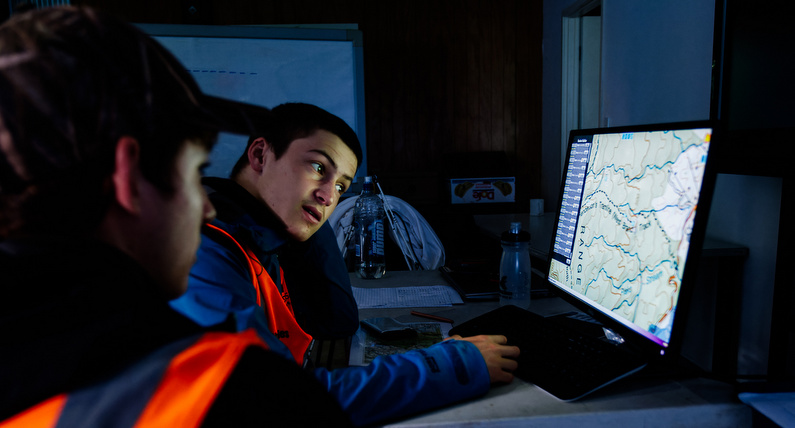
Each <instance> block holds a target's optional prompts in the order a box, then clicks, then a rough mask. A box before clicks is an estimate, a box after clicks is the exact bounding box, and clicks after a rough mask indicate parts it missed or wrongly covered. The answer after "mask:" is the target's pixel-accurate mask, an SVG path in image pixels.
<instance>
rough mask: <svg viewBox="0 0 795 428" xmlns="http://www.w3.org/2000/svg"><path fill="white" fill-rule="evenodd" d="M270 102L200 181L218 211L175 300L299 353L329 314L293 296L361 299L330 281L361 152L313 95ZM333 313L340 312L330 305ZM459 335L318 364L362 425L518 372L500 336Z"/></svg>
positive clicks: (203, 319)
mask: <svg viewBox="0 0 795 428" xmlns="http://www.w3.org/2000/svg"><path fill="white" fill-rule="evenodd" d="M271 113H272V119H273V120H272V121H271V122H270V123H269V124H268V126H265V127H263V128H264V130H263V132H262V133H259V134H254V135H253V136H252V137H250V139H249V143H248V147H247V148H246V150H245V152H244V154H243V156H242V157H241V159H240V161H239V162H238V163H237V164H236V165H235V167H234V168H233V170H232V175H231V177H232V178H231V179H222V178H206V179H205V180H204V184H205V188H206V189H207V191H208V194H209V198H210V200H211V201H212V202H213V205H214V206H215V207H216V210H217V217H216V219H214V220H213V221H212V222H211V223H210V224H209V225H208V226H207V227H205V228H204V229H203V234H202V243H201V246H200V248H199V252H198V254H197V262H196V264H195V265H194V267H193V269H192V270H191V274H190V279H189V285H188V291H187V292H186V293H185V294H184V295H183V296H181V297H180V298H179V299H176V300H175V301H173V302H172V306H173V307H174V308H176V309H177V310H179V311H180V312H182V313H184V314H185V315H187V316H189V317H190V318H192V319H194V320H196V321H197V322H199V323H201V324H203V325H213V324H214V323H216V322H218V321H220V320H222V319H226V317H227V316H228V314H229V313H234V314H235V319H236V321H237V323H238V324H237V326H238V329H240V330H244V329H247V328H254V329H256V330H257V331H258V332H259V333H260V335H262V336H263V337H265V338H268V343H269V345H270V346H271V349H272V350H273V351H274V352H281V353H282V354H283V355H285V356H286V357H292V358H294V359H295V360H296V362H297V363H299V364H300V363H302V362H303V360H304V355H305V351H306V349H307V346H308V344H309V343H310V341H311V338H312V336H311V334H310V333H308V332H307V331H308V330H311V329H313V328H314V327H313V323H322V322H323V317H316V318H314V319H312V323H309V324H307V323H306V322H305V325H304V326H302V325H301V320H302V319H303V318H301V317H298V318H297V317H296V315H295V311H294V310H293V307H298V306H299V305H302V306H303V307H304V308H305V309H306V308H308V307H311V306H312V305H308V304H306V302H303V301H301V300H302V299H304V298H305V297H306V295H307V294H309V292H308V291H307V290H312V291H311V292H312V293H320V295H322V296H333V297H332V298H329V299H328V300H327V302H328V303H327V305H334V304H335V301H337V302H341V304H342V306H343V307H345V306H346V305H355V302H353V299H352V297H350V296H347V294H346V292H345V287H338V286H337V285H339V284H338V282H337V281H335V280H334V278H338V277H339V276H343V277H347V272H346V268H345V265H344V262H343V260H342V256H341V254H340V252H339V250H338V248H337V246H336V240H335V238H334V234H333V231H331V230H330V228H329V226H328V225H327V224H326V220H327V219H328V217H329V216H330V215H331V213H332V211H333V210H334V208H335V207H336V206H337V203H338V202H339V198H340V196H341V195H342V194H343V193H344V192H345V190H346V189H347V188H348V187H349V186H350V185H351V181H352V180H353V177H354V174H355V173H356V169H357V168H358V165H359V164H360V163H361V156H362V155H361V148H360V146H359V140H358V139H357V137H356V134H355V133H354V132H353V130H352V129H350V127H349V126H348V125H347V124H345V122H344V121H342V120H341V119H340V118H338V117H336V116H334V115H332V114H331V113H328V112H326V111H325V110H323V109H321V108H319V107H317V106H313V105H308V104H302V103H287V104H282V105H279V106H276V107H274V108H273V110H272V111H271ZM296 247H300V249H301V251H297V249H296ZM301 254H304V255H305V258H304V259H303V260H302V259H301V258H300V257H299V256H300V255H301ZM340 272H341V273H340ZM296 292H298V295H295V296H294V294H295V293H296ZM347 293H350V285H349V284H348V289H347ZM354 307H355V306H354ZM317 309H318V310H322V309H323V308H317ZM346 313H347V312H346V311H343V320H344V314H346ZM326 322H327V323H328V324H334V323H336V322H338V320H337V319H335V317H334V313H333V312H331V313H328V314H327V315H326ZM343 324H344V323H343ZM455 339H457V340H447V341H444V342H441V343H439V344H436V345H434V346H431V347H429V348H426V349H423V350H418V351H410V352H406V353H403V354H398V355H391V356H382V357H378V358H376V359H375V360H374V361H373V362H372V363H371V364H370V365H368V366H366V367H348V368H342V369H337V370H331V371H329V370H326V369H323V368H317V369H314V374H315V377H316V378H317V379H318V380H320V382H321V383H322V384H323V385H324V386H325V387H326V389H327V390H328V391H329V392H331V393H332V395H334V396H335V397H336V398H337V400H338V401H339V403H340V404H341V405H342V408H343V410H344V411H346V412H347V413H348V414H349V415H350V417H351V419H352V421H353V423H354V424H355V425H367V424H374V423H378V422H383V421H385V420H387V419H389V418H395V417H400V416H405V415H409V414H413V413H417V412H420V411H424V410H428V409H432V408H436V407H441V406H444V405H447V404H450V403H454V402H457V401H461V400H465V399H469V398H472V397H475V396H478V395H482V394H484V393H485V392H487V391H488V390H489V387H490V384H491V383H503V382H510V381H511V380H512V378H513V375H512V373H511V372H512V371H513V370H515V369H516V361H515V360H514V359H513V358H515V357H516V356H517V355H518V352H519V350H518V348H516V347H514V346H506V345H505V342H506V339H505V337H504V336H478V337H474V338H464V339H462V338H460V337H457V338H455ZM279 341H281V344H280V343H278V342H279ZM307 405H308V406H311V404H309V403H308V404H307Z"/></svg>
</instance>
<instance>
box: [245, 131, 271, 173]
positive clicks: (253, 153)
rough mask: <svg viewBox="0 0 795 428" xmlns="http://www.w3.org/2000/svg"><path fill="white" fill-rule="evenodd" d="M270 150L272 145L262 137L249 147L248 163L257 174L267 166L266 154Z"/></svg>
mask: <svg viewBox="0 0 795 428" xmlns="http://www.w3.org/2000/svg"><path fill="white" fill-rule="evenodd" d="M268 150H270V144H268V142H267V141H266V140H265V139H264V138H262V137H260V138H257V139H256V140H254V141H253V142H252V143H251V145H250V146H249V147H248V151H247V154H248V163H249V165H251V168H252V169H253V170H254V171H256V172H262V169H263V168H264V166H265V154H266V153H267V152H268Z"/></svg>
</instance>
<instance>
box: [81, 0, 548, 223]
mask: <svg viewBox="0 0 795 428" xmlns="http://www.w3.org/2000/svg"><path fill="white" fill-rule="evenodd" d="M73 3H80V4H86V5H92V6H95V7H99V8H104V9H107V10H110V11H112V12H114V13H117V14H119V15H121V16H122V17H123V18H125V19H127V20H129V21H134V22H158V23H190V24H217V25H223V24H294V23H304V24H307V23H310V24H328V23H355V24H358V26H359V28H360V29H361V31H362V33H363V36H364V67H365V106H366V107H365V109H366V126H367V143H368V161H369V163H370V170H371V171H372V172H374V173H376V174H378V175H379V176H380V177H381V179H382V181H383V184H384V185H385V186H386V185H387V184H389V183H388V181H387V180H388V179H389V177H399V178H403V179H405V180H408V181H411V180H412V177H419V178H420V179H422V178H423V177H429V176H430V177H432V176H434V175H435V174H442V171H443V170H447V171H449V170H456V169H457V168H458V167H459V165H450V163H451V162H452V161H449V159H460V157H455V156H451V154H452V155H454V154H457V153H473V152H474V153H477V152H486V151H488V152H492V151H496V152H504V153H505V154H506V155H507V156H506V158H507V162H506V163H507V165H505V166H504V167H505V173H506V175H516V176H517V177H518V178H519V180H520V181H519V182H518V185H517V187H518V189H517V191H518V192H520V196H519V197H520V198H522V199H521V200H523V201H526V200H527V198H529V197H530V196H535V195H538V194H540V171H541V163H540V159H541V141H540V138H541V132H540V126H541V123H540V118H541V34H542V32H541V25H542V10H541V8H542V2H540V1H533V0H291V1H276V0H237V1H229V0H196V1H186V0H182V1H179V2H174V1H171V2H163V1H155V0H140V1H136V2H118V1H110V0H82V1H79V2H77V1H73ZM471 157H474V158H476V159H477V158H478V157H479V156H478V155H473V156H471ZM483 159H486V158H485V157H484V158H483ZM460 167H461V168H478V165H477V163H476V162H475V163H474V164H473V162H463V163H461V164H460ZM492 167H493V165H492ZM491 169H493V168H491ZM460 173H461V174H464V175H466V171H460ZM473 173H474V171H473ZM396 184H397V183H396ZM442 190H443V189H442ZM526 205H527V204H526V203H525V204H523V205H522V208H524V209H525V210H526V208H525V206H526Z"/></svg>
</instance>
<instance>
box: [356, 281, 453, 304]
mask: <svg viewBox="0 0 795 428" xmlns="http://www.w3.org/2000/svg"><path fill="white" fill-rule="evenodd" d="M351 288H352V289H353V298H354V299H355V300H356V306H358V307H359V309H374V308H440V307H447V306H452V305H453V303H463V301H461V299H460V297H458V293H456V292H455V290H453V289H452V288H450V287H448V286H446V285H431V286H420V287H397V288H362V287H351Z"/></svg>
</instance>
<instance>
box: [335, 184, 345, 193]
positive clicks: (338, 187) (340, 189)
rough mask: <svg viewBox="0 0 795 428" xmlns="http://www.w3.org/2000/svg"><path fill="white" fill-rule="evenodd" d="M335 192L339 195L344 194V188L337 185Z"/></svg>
mask: <svg viewBox="0 0 795 428" xmlns="http://www.w3.org/2000/svg"><path fill="white" fill-rule="evenodd" d="M337 192H339V193H340V195H341V194H343V193H345V186H344V185H342V184H340V183H337Z"/></svg>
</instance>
